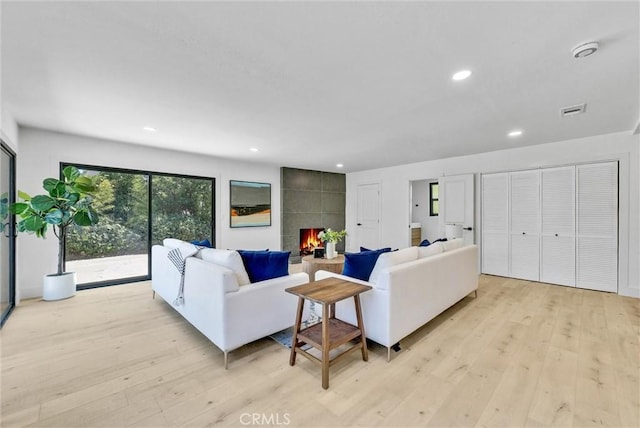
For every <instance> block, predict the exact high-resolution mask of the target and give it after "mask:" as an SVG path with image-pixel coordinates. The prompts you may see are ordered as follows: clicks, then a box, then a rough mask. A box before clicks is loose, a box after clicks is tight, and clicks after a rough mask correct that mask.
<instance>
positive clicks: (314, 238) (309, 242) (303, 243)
mask: <svg viewBox="0 0 640 428" xmlns="http://www.w3.org/2000/svg"><path fill="white" fill-rule="evenodd" d="M323 230H324V229H322V228H313V229H300V255H301V256H306V255H309V254H313V250H314V249H315V248H319V247H322V246H323V245H322V241H321V240H320V238H318V233H320V232H322V231H323Z"/></svg>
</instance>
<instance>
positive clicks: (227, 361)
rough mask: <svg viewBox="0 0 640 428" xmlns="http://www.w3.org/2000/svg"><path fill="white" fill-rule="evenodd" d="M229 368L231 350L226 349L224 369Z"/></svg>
mask: <svg viewBox="0 0 640 428" xmlns="http://www.w3.org/2000/svg"><path fill="white" fill-rule="evenodd" d="M228 368H229V352H228V351H224V369H225V370H227V369H228Z"/></svg>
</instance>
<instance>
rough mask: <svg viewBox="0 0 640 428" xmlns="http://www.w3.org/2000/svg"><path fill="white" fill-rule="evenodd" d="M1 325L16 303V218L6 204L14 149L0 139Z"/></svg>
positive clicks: (12, 179) (12, 175) (9, 200)
mask: <svg viewBox="0 0 640 428" xmlns="http://www.w3.org/2000/svg"><path fill="white" fill-rule="evenodd" d="M0 145H1V146H2V147H1V150H0V151H1V153H0V215H1V217H2V218H1V219H0V220H1V221H2V223H1V226H0V232H1V233H0V317H1V318H0V326H2V325H4V323H5V322H6V321H7V319H8V318H9V314H10V313H11V311H12V310H13V308H14V306H15V303H16V302H15V295H16V282H15V248H16V247H15V221H14V216H13V214H11V213H10V212H9V205H11V204H12V203H13V202H15V182H16V177H15V159H16V155H15V153H14V152H13V151H12V150H11V149H10V148H9V147H8V146H7V145H6V144H5V143H4V141H2V140H0Z"/></svg>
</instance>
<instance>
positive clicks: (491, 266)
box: [482, 173, 509, 276]
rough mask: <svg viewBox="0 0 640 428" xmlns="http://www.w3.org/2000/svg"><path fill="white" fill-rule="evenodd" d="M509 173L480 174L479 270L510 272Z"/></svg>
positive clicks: (495, 272)
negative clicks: (480, 240)
mask: <svg viewBox="0 0 640 428" xmlns="http://www.w3.org/2000/svg"><path fill="white" fill-rule="evenodd" d="M508 180H509V174H507V173H502V174H486V175H483V176H482V272H483V273H488V274H490V275H502V276H508V275H509V199H508V198H509V191H508V189H509V181H508Z"/></svg>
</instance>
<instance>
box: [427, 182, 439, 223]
mask: <svg viewBox="0 0 640 428" xmlns="http://www.w3.org/2000/svg"><path fill="white" fill-rule="evenodd" d="M439 211H440V206H439V201H438V183H429V215H431V216H436V215H438V212H439Z"/></svg>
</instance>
